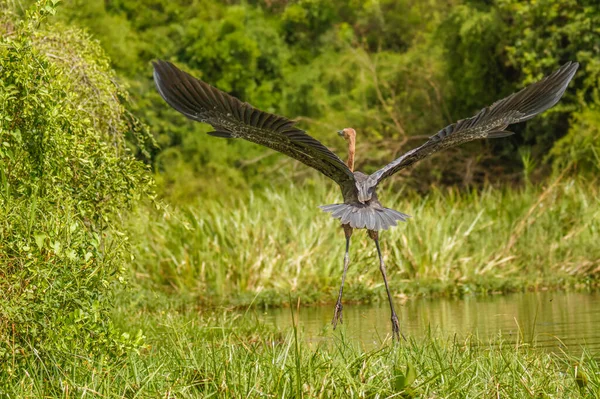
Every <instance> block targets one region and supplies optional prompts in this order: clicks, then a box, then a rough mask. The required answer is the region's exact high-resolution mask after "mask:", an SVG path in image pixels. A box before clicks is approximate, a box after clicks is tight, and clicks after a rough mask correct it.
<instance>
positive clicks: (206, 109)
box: [153, 61, 356, 196]
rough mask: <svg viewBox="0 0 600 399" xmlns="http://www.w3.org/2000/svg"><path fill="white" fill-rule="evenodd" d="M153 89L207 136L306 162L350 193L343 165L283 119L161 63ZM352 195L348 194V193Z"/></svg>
mask: <svg viewBox="0 0 600 399" xmlns="http://www.w3.org/2000/svg"><path fill="white" fill-rule="evenodd" d="M153 64H154V81H155V83H156V87H157V88H158V92H159V93H160V95H161V96H162V98H164V99H165V101H166V102H167V103H169V105H170V106H171V107H173V108H175V109H176V110H177V111H179V112H181V113H182V114H184V115H185V116H187V117H188V118H190V119H193V120H195V121H199V122H204V123H208V124H210V125H212V126H213V127H214V128H215V131H214V132H210V133H208V134H210V135H212V136H216V137H225V138H241V139H244V140H248V141H251V142H253V143H257V144H261V145H264V146H265V147H269V148H271V149H273V150H275V151H279V152H281V153H283V154H285V155H287V156H289V157H292V158H294V159H297V160H298V161H300V162H302V163H304V164H305V165H308V166H310V167H312V168H314V169H316V170H318V171H319V172H321V173H323V174H324V175H325V176H327V177H329V178H331V179H332V180H334V181H335V182H336V183H338V184H339V185H340V187H341V188H342V191H343V192H344V194H345V196H346V195H347V194H350V193H354V191H356V186H355V180H354V175H353V174H352V172H351V171H350V169H349V168H348V167H347V166H346V164H345V163H344V162H343V161H342V160H341V159H340V158H339V157H338V156H337V155H335V154H334V153H333V152H331V151H329V149H327V147H325V146H324V145H323V144H321V143H320V142H319V141H318V140H316V139H314V138H313V137H311V136H309V135H308V134H306V133H305V132H304V131H302V130H300V129H298V128H296V127H295V126H294V122H293V121H291V120H289V119H286V118H284V117H281V116H278V115H274V114H270V113H267V112H263V111H261V110H259V109H256V108H254V107H253V106H251V105H250V104H248V103H245V102H242V101H240V100H238V99H237V98H235V97H232V96H230V95H229V94H227V93H224V92H222V91H221V90H219V89H217V88H214V87H212V86H210V85H209V84H207V83H205V82H203V81H201V80H199V79H196V78H194V77H192V76H191V75H189V74H187V73H185V72H183V71H182V70H180V69H178V68H177V67H176V66H175V65H173V64H171V63H170V62H166V61H157V62H154V63H153ZM350 195H352V194H350Z"/></svg>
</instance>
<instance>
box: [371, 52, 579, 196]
mask: <svg viewBox="0 0 600 399" xmlns="http://www.w3.org/2000/svg"><path fill="white" fill-rule="evenodd" d="M578 66H579V64H578V63H576V62H574V63H571V62H568V63H566V64H565V65H563V66H562V67H560V68H559V69H558V70H556V71H554V72H553V73H552V74H551V75H548V76H547V77H545V78H544V79H542V80H540V81H539V82H536V83H533V84H532V85H529V86H527V87H526V88H524V89H522V90H521V91H519V92H517V93H513V94H511V95H510V96H508V97H506V98H504V99H502V100H499V101H496V102H495V103H494V104H492V105H491V106H490V107H487V108H484V109H482V110H481V111H479V112H478V113H477V115H475V116H473V117H472V118H468V119H463V120H460V121H458V122H456V123H453V124H452V125H449V126H446V127H445V128H444V129H442V130H440V131H439V132H438V133H437V134H435V135H434V136H431V137H430V138H429V140H428V141H427V142H426V143H425V144H423V145H422V146H420V147H417V148H415V149H412V150H410V151H409V152H407V153H406V154H404V155H402V156H401V157H400V158H398V159H396V160H395V161H393V162H391V163H389V164H387V165H386V166H384V167H383V168H381V169H379V170H378V171H377V172H375V173H373V174H372V175H370V176H369V178H368V181H367V186H369V187H375V186H376V185H377V184H378V183H379V182H380V181H382V180H383V179H385V178H386V177H389V176H391V175H393V174H394V173H396V172H398V171H399V170H402V169H404V168H406V167H408V166H410V165H412V164H414V163H415V162H417V161H420V160H421V159H423V158H426V157H428V156H430V155H431V154H433V153H435V152H438V151H441V150H443V149H446V148H450V147H454V146H457V145H460V144H462V143H466V142H468V141H472V140H476V139H484V138H499V137H506V136H510V135H511V134H513V133H512V132H508V131H505V130H504V129H506V128H507V127H508V125H511V124H513V123H518V122H523V121H526V120H528V119H531V118H533V117H534V116H536V115H537V114H539V113H541V112H544V111H546V110H547V109H548V108H550V107H552V106H554V105H555V104H556V103H557V102H558V100H560V98H561V97H562V95H563V93H564V92H565V90H566V88H567V85H568V84H569V82H570V81H571V79H572V78H573V75H575V72H576V71H577V67H578Z"/></svg>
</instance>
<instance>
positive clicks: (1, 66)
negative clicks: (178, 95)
mask: <svg viewBox="0 0 600 399" xmlns="http://www.w3.org/2000/svg"><path fill="white" fill-rule="evenodd" d="M55 3H57V1H56V0H48V1H39V2H38V3H36V4H35V5H34V6H33V7H32V8H31V9H30V10H29V11H28V12H27V14H26V16H25V17H24V18H22V19H20V20H19V19H18V18H17V17H16V16H15V15H14V14H12V13H11V12H10V10H8V9H7V8H3V9H0V12H1V13H2V14H1V15H0V30H2V32H1V33H2V35H1V36H2V39H1V40H0V292H2V295H1V296H0V364H3V365H4V366H8V367H11V365H12V366H15V364H18V363H19V361H20V360H22V359H24V358H28V357H32V356H36V357H39V358H41V359H43V360H44V359H47V357H45V355H49V356H51V357H52V358H53V359H55V360H54V361H56V359H60V358H61V356H62V355H65V356H74V355H80V354H83V355H89V354H92V353H98V352H99V351H102V353H104V354H116V353H118V352H119V351H121V350H122V349H124V348H125V347H126V346H128V345H130V344H132V340H131V339H128V338H127V337H122V336H120V334H119V332H118V331H116V330H115V329H114V327H113V326H112V324H111V322H110V318H109V317H108V312H109V310H110V303H111V302H110V301H111V291H112V289H113V288H114V286H115V285H117V284H120V283H121V282H122V277H121V272H122V270H121V269H122V267H123V262H124V260H125V255H126V251H125V249H126V246H127V237H126V236H125V234H124V233H122V232H121V231H120V222H119V215H120V212H121V211H122V210H123V209H125V208H127V207H129V206H131V205H132V204H133V203H134V202H135V201H136V200H138V199H139V198H140V196H142V195H144V193H148V192H150V190H151V181H150V180H149V178H148V173H147V171H146V168H145V167H144V165H143V164H142V163H140V162H139V161H136V160H135V159H134V157H133V156H132V155H131V151H130V150H129V149H128V146H127V145H126V142H125V139H124V135H125V134H132V137H138V138H139V139H141V140H145V139H146V137H145V133H144V131H143V129H141V125H140V124H139V123H137V122H136V121H135V120H134V119H133V118H132V117H131V116H130V115H129V114H128V113H127V111H126V109H125V107H124V105H123V102H124V100H125V99H126V95H125V92H124V91H123V90H122V89H120V88H119V87H118V86H117V85H116V84H115V83H114V82H115V76H114V74H113V72H112V71H111V69H110V67H109V62H108V60H107V58H106V57H105V55H104V53H103V51H102V50H101V48H100V46H99V45H98V44H97V43H95V42H94V41H92V40H91V39H90V38H89V36H88V35H86V34H84V33H82V32H81V31H79V30H73V29H67V28H64V27H61V26H53V25H51V24H47V23H45V19H46V17H47V16H48V14H53V13H54V6H55ZM3 7H4V6H3Z"/></svg>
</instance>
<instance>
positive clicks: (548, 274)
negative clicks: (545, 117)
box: [131, 179, 600, 306]
mask: <svg viewBox="0 0 600 399" xmlns="http://www.w3.org/2000/svg"><path fill="white" fill-rule="evenodd" d="M323 182H324V181H321V180H317V181H316V182H314V184H307V185H306V186H305V187H304V186H291V185H290V186H288V187H283V188H282V189H281V190H279V191H277V192H276V191H272V190H268V191H266V192H262V193H260V194H257V195H254V196H253V195H250V196H247V197H240V198H233V199H223V200H222V201H217V200H202V199H198V200H196V201H194V202H193V203H192V204H191V205H186V206H179V207H169V208H167V209H166V210H164V209H162V210H159V211H153V212H150V213H148V212H147V211H146V210H145V209H143V210H142V211H140V212H139V214H137V215H135V216H134V217H133V219H132V223H131V225H132V230H133V233H132V235H133V238H134V246H135V248H134V255H135V261H134V262H133V264H134V265H133V269H134V278H133V280H134V281H135V282H136V283H137V284H140V285H141V286H143V287H147V288H151V289H159V290H162V291H164V292H167V293H172V294H174V295H176V296H178V297H180V298H183V299H182V301H184V302H185V301H188V300H189V299H190V298H193V300H195V301H199V302H200V303H203V304H209V305H215V304H228V305H231V304H233V305H240V306H245V305H248V304H250V303H254V304H259V305H267V306H268V305H280V304H281V303H282V302H285V301H286V300H287V293H288V292H292V293H294V295H298V296H300V297H302V301H303V303H305V304H306V303H311V302H331V301H332V300H333V298H335V291H336V290H337V289H338V285H339V282H340V278H341V270H342V257H343V249H344V238H343V233H342V230H341V228H340V227H339V222H338V221H335V220H333V219H332V218H331V217H330V216H329V215H327V214H325V213H323V212H321V211H320V210H319V209H318V208H317V206H318V205H320V204H328V203H334V202H339V200H340V199H339V195H338V192H337V190H335V189H333V188H332V189H326V188H323V187H324V186H325V187H327V186H326V185H325V184H322V183H323ZM380 197H381V198H382V201H383V203H384V205H386V206H388V207H391V208H394V209H397V210H400V211H402V212H405V213H408V214H410V215H412V216H413V218H411V219H410V220H409V221H408V222H407V223H406V224H401V225H399V226H398V227H396V228H393V229H391V230H389V231H386V232H383V233H382V235H381V236H382V237H381V240H382V245H383V252H384V256H385V260H386V263H387V269H388V275H389V278H390V284H391V288H392V290H393V292H394V293H396V294H399V295H432V294H441V295H458V296H460V295H463V294H468V293H473V292H475V293H486V292H490V291H493V292H510V291H515V290H523V289H537V288H541V287H544V288H548V287H550V288H581V287H590V286H595V285H596V282H597V277H596V276H597V275H598V271H599V270H600V245H598V242H600V206H599V201H600V192H599V191H598V185H597V182H592V181H583V180H568V179H564V180H559V181H555V182H553V183H551V184H548V185H547V186H543V187H534V186H528V187H526V188H522V189H493V188H487V189H485V190H483V191H481V192H480V191H475V190H473V191H472V192H469V191H467V192H464V191H458V190H455V189H444V190H436V189H434V190H433V191H431V192H430V193H429V194H428V195H426V196H424V197H421V196H419V195H417V194H415V193H409V192H404V191H399V192H392V191H391V190H389V189H388V190H383V192H382V193H380ZM384 292H385V291H384V288H383V283H382V280H381V276H380V273H379V269H378V262H377V255H376V252H375V247H374V245H373V242H372V241H371V240H370V239H368V238H367V235H366V233H365V232H364V231H356V232H355V234H354V235H353V238H352V243H351V263H350V270H349V273H348V279H347V286H346V291H345V298H346V300H347V301H362V302H368V301H375V300H380V299H382V298H384V295H385V294H384Z"/></svg>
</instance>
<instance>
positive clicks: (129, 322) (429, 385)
mask: <svg viewBox="0 0 600 399" xmlns="http://www.w3.org/2000/svg"><path fill="white" fill-rule="evenodd" d="M134 309H135V310H134ZM291 317H292V314H291V313H290V318H291ZM115 319H116V320H117V323H118V324H120V325H121V326H122V327H123V328H124V329H126V330H127V331H129V332H130V333H131V334H135V333H136V332H137V331H138V330H139V329H143V330H144V331H145V334H146V335H147V339H146V341H147V345H146V347H145V348H143V349H142V350H141V351H140V352H139V353H132V354H130V355H127V356H125V357H123V358H122V359H121V360H120V361H117V362H106V361H105V360H103V359H99V358H85V357H72V358H71V359H70V360H69V361H66V362H65V361H64V360H63V361H62V362H61V363H60V364H58V363H54V361H53V359H52V358H49V357H43V361H42V360H41V359H35V358H32V359H31V361H30V362H29V363H28V364H26V365H24V366H23V367H22V368H20V369H18V370H12V371H9V373H5V374H2V375H0V396H1V397H15V398H16V397H18V398H42V397H52V398H75V397H78V398H80V397H89V398H158V397H162V398H197V397H231V398H259V397H268V398H288V397H306V398H333V397H373V398H375V397H379V398H386V397H397V398H401V397H423V398H450V397H471V398H496V397H505V398H531V397H534V398H577V397H582V398H583V397H586V398H589V397H600V367H599V364H598V361H597V358H596V359H594V357H593V356H592V354H590V353H586V352H584V353H583V354H582V355H581V356H578V357H572V356H568V355H561V354H551V353H547V352H543V351H541V350H538V349H536V348H534V347H532V346H530V345H528V344H526V343H520V344H507V343H505V342H503V340H502V338H501V337H498V338H497V339H494V340H493V342H492V343H491V344H490V343H489V342H481V341H479V340H478V339H477V338H476V337H466V338H457V337H454V338H448V337H442V336H431V335H430V336H426V337H424V338H417V339H412V338H409V340H408V341H407V342H402V343H401V344H399V345H392V344H391V343H390V342H389V341H385V342H381V346H380V348H378V349H375V350H371V351H365V350H363V349H361V347H360V346H359V345H357V344H356V343H353V342H349V341H348V340H347V339H346V338H345V336H344V335H343V334H341V333H337V332H336V333H334V334H332V339H331V340H330V341H329V342H325V343H320V344H316V343H312V344H311V343H306V342H304V340H303V335H302V330H301V328H296V329H294V328H289V329H287V330H283V331H280V330H276V329H274V328H273V327H268V326H266V325H263V324H261V323H260V321H259V320H258V319H257V318H256V317H255V316H254V315H253V314H252V312H249V313H246V314H243V315H240V314H237V315H236V314H232V313H230V312H227V311H215V312H205V311H197V310H196V311H194V310H190V309H188V310H186V311H178V310H176V309H173V308H169V307H163V308H162V309H160V310H157V311H147V310H143V309H142V308H136V307H135V306H134V307H133V309H132V308H131V306H129V305H128V306H124V307H121V308H119V309H117V310H116V312H115Z"/></svg>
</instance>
